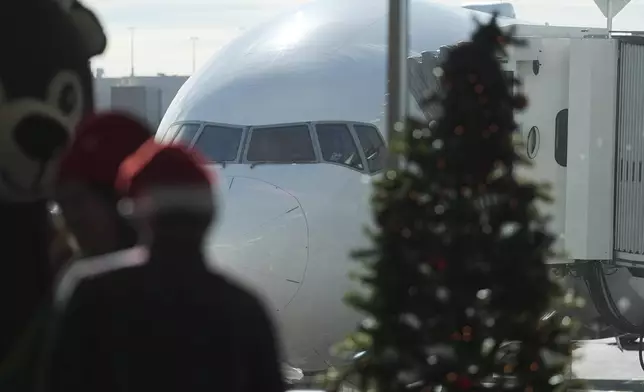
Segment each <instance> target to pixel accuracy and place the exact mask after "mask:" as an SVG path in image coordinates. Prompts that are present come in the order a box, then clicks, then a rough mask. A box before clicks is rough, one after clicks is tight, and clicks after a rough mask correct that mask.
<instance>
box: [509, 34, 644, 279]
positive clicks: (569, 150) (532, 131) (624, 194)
mask: <svg viewBox="0 0 644 392" xmlns="http://www.w3.org/2000/svg"><path fill="white" fill-rule="evenodd" d="M517 35H518V36H520V37H524V38H525V39H526V40H527V42H528V45H527V46H526V47H521V48H512V50H511V51H510V52H509V55H508V57H507V59H504V62H505V67H506V70H507V71H508V72H514V73H517V74H518V76H519V78H520V79H521V80H522V81H523V87H522V88H523V89H524V91H525V93H526V94H527V96H528V99H529V101H530V105H529V107H528V110H527V111H525V112H523V113H520V114H518V116H517V117H518V123H519V124H520V132H521V133H522V136H523V140H524V142H525V148H526V151H525V153H526V155H527V156H528V158H530V159H531V160H532V161H533V163H534V166H533V167H532V168H530V169H529V170H526V171H525V172H524V173H522V174H524V175H526V176H528V177H531V178H532V179H533V180H537V181H547V182H549V183H551V184H552V185H553V188H552V191H551V192H552V196H553V197H554V199H555V202H554V203H553V204H551V205H543V206H542V208H543V209H544V210H545V212H546V213H547V214H548V215H550V216H552V217H553V220H552V222H551V229H552V230H553V231H554V232H555V233H557V235H558V237H559V238H558V241H557V244H556V250H557V251H559V252H560V254H561V255H562V256H560V258H559V259H556V260H553V263H572V262H574V261H580V260H587V261H590V260H603V261H610V262H611V263H618V264H622V265H625V264H624V263H626V264H627V265H628V266H629V267H633V266H635V267H643V268H644V182H643V181H642V179H643V177H644V34H636V33H635V34H634V33H628V34H620V33H613V34H612V36H611V37H610V38H609V37H608V34H607V30H605V29H580V28H570V27H552V26H527V25H526V26H523V25H519V26H517ZM643 272H644V271H643ZM643 276H644V275H643Z"/></svg>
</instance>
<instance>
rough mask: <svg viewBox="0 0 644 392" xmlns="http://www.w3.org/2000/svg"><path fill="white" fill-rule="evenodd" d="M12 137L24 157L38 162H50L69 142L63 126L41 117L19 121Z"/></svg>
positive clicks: (30, 117)
mask: <svg viewBox="0 0 644 392" xmlns="http://www.w3.org/2000/svg"><path fill="white" fill-rule="evenodd" d="M13 137H14V140H15V141H16V144H17V145H18V147H20V149H21V150H22V151H23V152H24V153H25V155H27V156H28V157H30V158H31V159H34V160H37V161H39V162H47V161H49V160H51V159H52V158H53V157H54V156H55V155H57V154H59V153H60V152H61V151H62V150H63V149H64V148H65V146H66V145H67V143H68V142H69V134H68V132H67V130H66V129H65V126H64V125H63V124H61V123H60V122H59V121H56V120H55V119H53V118H49V117H46V116H42V115H32V116H29V117H27V118H25V119H23V120H22V121H20V122H19V123H18V125H17V126H16V127H15V129H14V134H13Z"/></svg>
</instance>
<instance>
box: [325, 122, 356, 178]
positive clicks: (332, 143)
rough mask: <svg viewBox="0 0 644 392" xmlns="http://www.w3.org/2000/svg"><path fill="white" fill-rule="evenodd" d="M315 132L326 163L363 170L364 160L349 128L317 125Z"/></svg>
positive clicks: (336, 125)
mask: <svg viewBox="0 0 644 392" xmlns="http://www.w3.org/2000/svg"><path fill="white" fill-rule="evenodd" d="M315 130H316V133H317V136H318V142H319V143H320V150H321V152H322V158H323V159H324V160H325V161H327V162H333V163H338V164H340V165H345V166H349V167H352V168H354V169H358V170H362V169H363V165H362V159H361V158H360V154H359V153H358V148H357V147H356V143H355V141H354V140H353V136H351V132H350V131H349V127H347V126H346V125H345V124H317V125H316V126H315Z"/></svg>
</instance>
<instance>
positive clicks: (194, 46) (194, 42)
mask: <svg viewBox="0 0 644 392" xmlns="http://www.w3.org/2000/svg"><path fill="white" fill-rule="evenodd" d="M198 40H199V37H190V41H192V73H193V74H194V73H195V71H196V70H197V41H198Z"/></svg>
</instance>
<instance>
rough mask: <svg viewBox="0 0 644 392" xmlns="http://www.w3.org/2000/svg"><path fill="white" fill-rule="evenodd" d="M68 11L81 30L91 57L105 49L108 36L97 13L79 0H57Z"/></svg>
mask: <svg viewBox="0 0 644 392" xmlns="http://www.w3.org/2000/svg"><path fill="white" fill-rule="evenodd" d="M56 2H58V4H59V5H60V6H61V7H62V8H63V9H64V10H65V11H67V12H69V15H70V16H71V18H72V21H73V22H74V24H75V25H76V28H77V29H78V31H79V32H80V35H81V38H82V40H83V42H84V44H85V47H86V49H87V51H88V55H89V56H90V57H94V56H97V55H99V54H101V53H103V52H104V51H105V48H106V46H107V37H106V36H105V32H104V31H103V27H102V26H101V22H99V20H98V18H97V17H96V15H95V14H94V13H93V12H92V11H90V10H89V9H88V8H86V7H85V6H84V5H82V4H81V3H80V2H79V1H78V0H56Z"/></svg>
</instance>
